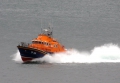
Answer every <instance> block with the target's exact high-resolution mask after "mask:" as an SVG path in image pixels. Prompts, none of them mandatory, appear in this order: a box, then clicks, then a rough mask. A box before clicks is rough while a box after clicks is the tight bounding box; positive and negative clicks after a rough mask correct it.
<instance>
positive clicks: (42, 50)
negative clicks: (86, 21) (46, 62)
mask: <svg viewBox="0 0 120 83" xmlns="http://www.w3.org/2000/svg"><path fill="white" fill-rule="evenodd" d="M52 31H53V30H52V29H51V28H48V29H42V30H41V34H39V35H38V37H37V38H35V39H33V40H32V42H31V44H29V43H25V42H21V43H20V44H19V45H18V46H17V48H18V50H19V52H20V55H21V59H22V61H23V62H30V61H32V60H34V59H37V58H42V57H44V56H46V54H54V53H58V52H64V51H65V48H64V46H63V45H61V44H60V43H59V42H58V41H57V40H56V39H54V38H53V34H52V33H53V32H52Z"/></svg>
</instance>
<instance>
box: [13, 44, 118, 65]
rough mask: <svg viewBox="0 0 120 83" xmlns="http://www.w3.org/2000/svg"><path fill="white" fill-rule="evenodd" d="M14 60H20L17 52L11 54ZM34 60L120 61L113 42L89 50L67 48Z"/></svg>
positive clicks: (61, 61) (72, 61)
mask: <svg viewBox="0 0 120 83" xmlns="http://www.w3.org/2000/svg"><path fill="white" fill-rule="evenodd" d="M13 60H14V61H16V62H20V63H21V62H22V60H21V57H20V54H19V52H18V51H17V53H16V54H14V56H13ZM34 61H40V62H47V63H106V62H120V47H119V46H118V45H115V44H105V45H102V46H98V47H94V49H93V50H91V51H90V52H88V51H78V50H77V49H67V51H66V52H62V53H56V54H53V55H51V54H47V55H45V56H44V57H43V58H39V59H36V60H34Z"/></svg>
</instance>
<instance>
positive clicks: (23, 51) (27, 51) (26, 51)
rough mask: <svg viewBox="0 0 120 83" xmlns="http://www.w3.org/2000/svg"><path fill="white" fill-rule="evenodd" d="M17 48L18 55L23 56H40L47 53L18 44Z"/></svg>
mask: <svg viewBox="0 0 120 83" xmlns="http://www.w3.org/2000/svg"><path fill="white" fill-rule="evenodd" d="M18 49H19V52H20V55H21V56H23V57H29V58H42V57H43V56H44V55H45V54H47V52H44V51H41V50H37V49H32V48H28V47H22V46H18Z"/></svg>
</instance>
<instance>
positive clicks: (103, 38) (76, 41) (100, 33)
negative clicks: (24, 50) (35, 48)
mask: <svg viewBox="0 0 120 83" xmlns="http://www.w3.org/2000/svg"><path fill="white" fill-rule="evenodd" d="M49 23H51V24H52V26H53V28H54V30H53V34H54V37H55V38H56V39H57V40H58V41H60V42H61V43H62V44H63V45H65V47H66V48H67V49H68V51H67V52H66V53H61V54H55V55H53V57H51V56H50V55H47V56H46V57H44V58H42V59H38V61H45V62H47V63H30V64H22V63H21V62H20V61H21V59H20V57H19V53H18V51H17V48H16V46H17V45H18V44H19V43H20V42H21V41H23V42H30V41H31V40H32V39H33V38H35V37H37V35H38V34H39V33H40V30H41V27H42V28H45V27H48V24H49ZM119 26H120V1H119V0H51V1H49V0H0V47H1V49H0V55H1V60H0V65H1V67H0V83H22V82H24V83H48V82H51V83H119V81H120V79H119V77H120V73H119V70H120V66H119V65H120V64H119V62H120V43H119V42H120V36H119V35H120V27H119ZM11 56H12V57H11ZM13 56H14V57H13ZM16 56H17V57H16ZM13 59H14V60H13Z"/></svg>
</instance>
